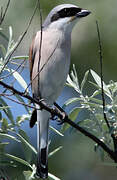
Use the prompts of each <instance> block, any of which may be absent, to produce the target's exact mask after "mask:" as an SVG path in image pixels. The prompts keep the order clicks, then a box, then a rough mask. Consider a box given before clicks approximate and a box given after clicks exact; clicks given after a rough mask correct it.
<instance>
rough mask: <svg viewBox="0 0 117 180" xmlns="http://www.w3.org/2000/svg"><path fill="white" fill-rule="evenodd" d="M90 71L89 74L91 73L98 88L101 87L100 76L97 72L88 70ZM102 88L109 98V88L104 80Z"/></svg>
mask: <svg viewBox="0 0 117 180" xmlns="http://www.w3.org/2000/svg"><path fill="white" fill-rule="evenodd" d="M90 72H91V74H92V76H93V78H94V80H95V82H96V83H97V84H98V86H99V87H100V88H102V87H101V78H100V77H99V76H98V74H97V73H96V72H95V71H93V70H90ZM103 89H104V91H105V94H106V95H107V96H108V97H109V98H110V99H112V97H111V93H110V90H109V88H108V86H107V85H106V84H105V83H104V82H103Z"/></svg>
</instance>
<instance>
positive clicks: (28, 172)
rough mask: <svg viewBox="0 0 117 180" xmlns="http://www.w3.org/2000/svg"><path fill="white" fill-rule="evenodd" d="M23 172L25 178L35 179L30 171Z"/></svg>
mask: <svg viewBox="0 0 117 180" xmlns="http://www.w3.org/2000/svg"><path fill="white" fill-rule="evenodd" d="M23 174H24V176H25V180H32V179H33V180H36V179H35V178H34V177H32V171H23Z"/></svg>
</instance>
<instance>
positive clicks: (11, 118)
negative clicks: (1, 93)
mask: <svg viewBox="0 0 117 180" xmlns="http://www.w3.org/2000/svg"><path fill="white" fill-rule="evenodd" d="M0 106H1V107H3V106H8V105H7V103H6V102H5V101H4V100H3V99H2V98H1V97H0ZM3 111H4V112H5V114H6V115H7V117H8V118H9V120H10V121H11V123H12V125H15V122H14V119H13V115H12V112H11V110H10V108H5V109H3Z"/></svg>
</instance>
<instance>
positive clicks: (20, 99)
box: [14, 94, 29, 113]
mask: <svg viewBox="0 0 117 180" xmlns="http://www.w3.org/2000/svg"><path fill="white" fill-rule="evenodd" d="M14 95H15V97H16V98H17V99H18V101H20V102H21V103H22V104H25V101H24V99H23V98H22V97H21V96H19V95H18V94H14ZM24 108H25V109H26V111H27V113H29V109H28V107H27V106H25V105H24Z"/></svg>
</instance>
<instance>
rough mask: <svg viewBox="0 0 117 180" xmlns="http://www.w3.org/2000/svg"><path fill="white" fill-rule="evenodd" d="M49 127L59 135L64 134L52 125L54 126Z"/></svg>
mask: <svg viewBox="0 0 117 180" xmlns="http://www.w3.org/2000/svg"><path fill="white" fill-rule="evenodd" d="M49 128H50V129H51V130H52V131H54V132H55V133H57V134H58V135H60V136H62V137H63V136H64V135H63V134H62V133H60V132H59V131H58V130H57V129H55V128H54V127H52V126H49Z"/></svg>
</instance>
